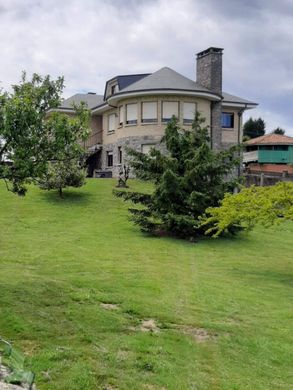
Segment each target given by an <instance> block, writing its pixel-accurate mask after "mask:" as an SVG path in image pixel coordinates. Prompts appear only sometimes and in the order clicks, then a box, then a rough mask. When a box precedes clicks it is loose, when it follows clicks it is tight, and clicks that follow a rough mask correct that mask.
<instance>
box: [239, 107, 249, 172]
mask: <svg viewBox="0 0 293 390" xmlns="http://www.w3.org/2000/svg"><path fill="white" fill-rule="evenodd" d="M246 109H247V104H245V106H244V108H242V109H241V110H239V111H238V113H237V114H238V131H237V146H238V157H239V159H240V157H241V154H240V143H241V142H240V133H241V125H240V122H241V118H242V114H243V113H244V111H245V110H246ZM240 174H241V160H240V162H239V165H238V178H239V177H240Z"/></svg>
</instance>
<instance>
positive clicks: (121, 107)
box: [119, 106, 124, 126]
mask: <svg viewBox="0 0 293 390" xmlns="http://www.w3.org/2000/svg"><path fill="white" fill-rule="evenodd" d="M123 122H124V107H123V106H120V107H119V125H120V126H122V125H123Z"/></svg>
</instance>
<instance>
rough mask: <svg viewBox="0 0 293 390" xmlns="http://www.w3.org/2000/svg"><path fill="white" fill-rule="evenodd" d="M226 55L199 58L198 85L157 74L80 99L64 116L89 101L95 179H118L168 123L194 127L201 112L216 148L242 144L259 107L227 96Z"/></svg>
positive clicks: (121, 79) (211, 51)
mask: <svg viewBox="0 0 293 390" xmlns="http://www.w3.org/2000/svg"><path fill="white" fill-rule="evenodd" d="M222 55H223V49H220V48H215V47H210V48H208V49H207V50H204V51H202V52H200V53H198V54H197V69H196V80H191V79H189V78H187V77H185V76H183V75H181V74H179V73H177V72H176V71H174V70H172V69H170V68H167V67H164V68H162V69H159V70H158V71H156V72H154V73H146V74H134V75H120V76H115V77H113V78H112V79H110V80H108V81H107V82H106V85H105V91H104V95H96V94H94V93H91V92H89V93H88V94H77V95H74V96H72V97H70V98H69V99H66V100H64V101H63V103H62V105H61V107H59V111H62V112H65V113H68V114H70V113H73V112H74V111H73V107H72V104H73V102H74V103H79V102H81V101H85V102H86V103H87V104H88V107H89V109H90V111H91V129H92V133H91V135H90V137H89V139H88V140H87V142H86V144H85V146H86V147H87V149H88V151H89V158H88V164H89V175H90V176H112V175H113V176H114V177H117V176H118V174H119V170H120V167H121V164H123V162H124V161H126V148H127V147H130V148H134V149H136V150H139V151H142V152H143V153H148V151H149V150H150V148H151V147H157V148H164V146H163V145H162V144H160V141H161V138H162V136H163V134H164V129H165V127H166V123H167V122H168V121H169V120H170V119H171V117H172V116H173V115H175V116H176V117H177V118H178V120H179V123H180V125H182V126H183V127H185V128H186V129H188V128H190V127H191V123H192V120H193V118H194V114H195V112H196V111H199V112H200V113H201V114H202V115H203V116H204V117H205V119H206V124H207V125H208V126H209V129H210V138H211V147H212V148H213V149H215V150H221V149H224V148H226V147H229V146H231V145H235V144H238V143H240V142H241V140H242V114H243V112H244V111H245V110H247V109H251V108H254V107H255V106H256V105H257V104H256V103H253V102H251V101H249V100H245V99H243V98H240V97H237V96H234V95H231V94H228V93H226V92H223V91H222Z"/></svg>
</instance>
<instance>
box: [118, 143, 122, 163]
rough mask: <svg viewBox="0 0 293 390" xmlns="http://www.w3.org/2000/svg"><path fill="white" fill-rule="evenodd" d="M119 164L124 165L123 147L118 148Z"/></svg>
mask: <svg viewBox="0 0 293 390" xmlns="http://www.w3.org/2000/svg"><path fill="white" fill-rule="evenodd" d="M118 164H122V147H121V146H118Z"/></svg>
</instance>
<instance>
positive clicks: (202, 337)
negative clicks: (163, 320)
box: [180, 326, 215, 343]
mask: <svg viewBox="0 0 293 390" xmlns="http://www.w3.org/2000/svg"><path fill="white" fill-rule="evenodd" d="M180 330H181V331H182V333H184V334H186V335H188V336H192V337H193V338H194V339H195V340H196V341H197V342H198V343H205V342H207V341H209V340H211V339H213V338H214V337H215V335H212V334H210V333H209V332H208V331H207V330H206V329H204V328H195V327H193V326H181V327H180Z"/></svg>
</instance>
